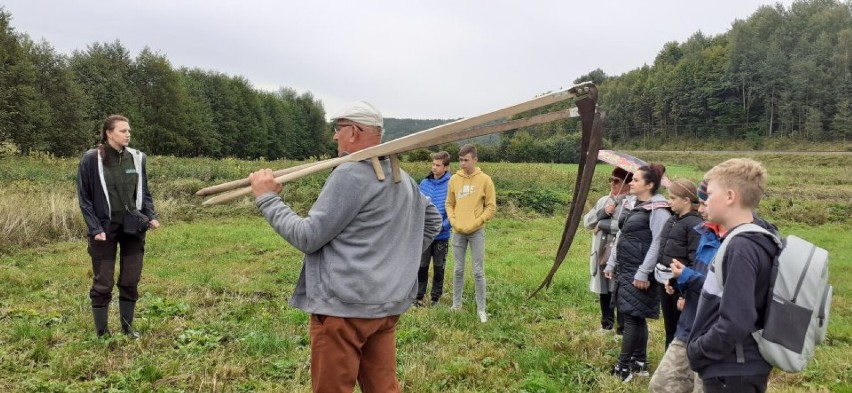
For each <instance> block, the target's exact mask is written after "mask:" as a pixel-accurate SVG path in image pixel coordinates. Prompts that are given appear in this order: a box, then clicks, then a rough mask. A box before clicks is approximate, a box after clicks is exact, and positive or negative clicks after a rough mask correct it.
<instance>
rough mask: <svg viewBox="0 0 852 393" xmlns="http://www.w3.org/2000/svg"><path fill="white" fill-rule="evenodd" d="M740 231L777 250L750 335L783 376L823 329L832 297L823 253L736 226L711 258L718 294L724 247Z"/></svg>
mask: <svg viewBox="0 0 852 393" xmlns="http://www.w3.org/2000/svg"><path fill="white" fill-rule="evenodd" d="M744 232H758V233H763V234H766V235H769V236H771V237H772V238H773V239H774V240H775V242H776V243H777V244H778V247H779V249H780V250H781V252H780V253H779V254H778V256H777V257H776V258H774V259H773V262H772V273H771V280H772V283H771V284H770V286H769V296H770V299H768V300H769V301H768V302H767V308H766V312H765V314H764V317H763V321H764V326H763V329H760V330H758V331H755V332H753V333H752V336H753V337H754V340H755V341H757V346H758V348H759V349H760V354H761V355H762V356H763V358H764V359H765V360H766V361H767V362H769V364H771V365H773V366H775V367H778V368H780V369H782V370H784V371H787V372H799V371H802V370H803V369H804V368H805V365H806V364H807V362H808V360H810V358H811V357H813V355H814V349H815V347H816V345H817V344H819V343H821V342H822V341H823V340H824V339H825V333H826V330H827V329H828V313H829V309H830V308H831V293H832V288H831V285H829V284H828V252H827V251H825V250H824V249H822V248H819V247H816V246H814V245H813V244H811V243H809V242H807V241H805V240H802V239H800V238H798V237H796V236H793V235H790V236H787V238H786V239H785V241H784V242H783V243H782V241H781V239H779V238H778V237H777V236H775V235H773V234H772V233H770V232H769V231H767V230H766V229H764V228H761V227H759V226H757V225H755V224H744V225H740V226H738V227H736V228H734V230H733V231H731V233H729V234H728V235H727V236H726V237H725V240H724V241H723V242H722V245H721V246H720V247H719V251H718V252H717V253H716V257H715V259H714V260H713V269H714V271H715V272H716V280H717V281H718V283H719V287H720V288H722V290H723V291H724V288H725V286H724V264H723V259H724V255H725V249H726V248H727V245H728V242H729V241H730V240H731V239H732V238H733V237H734V236H736V235H738V234H740V233H744ZM737 353H738V354H741V353H742V344H739V345H738V346H737ZM738 357H739V356H738Z"/></svg>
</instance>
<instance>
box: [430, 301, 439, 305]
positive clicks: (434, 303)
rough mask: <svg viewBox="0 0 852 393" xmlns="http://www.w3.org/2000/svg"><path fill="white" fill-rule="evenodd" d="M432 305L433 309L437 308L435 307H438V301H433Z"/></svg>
mask: <svg viewBox="0 0 852 393" xmlns="http://www.w3.org/2000/svg"><path fill="white" fill-rule="evenodd" d="M430 305H431V306H432V307H435V306H437V305H438V301H437V300H433V301H432V303H430Z"/></svg>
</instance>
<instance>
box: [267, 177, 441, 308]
mask: <svg viewBox="0 0 852 393" xmlns="http://www.w3.org/2000/svg"><path fill="white" fill-rule="evenodd" d="M381 163H382V168H383V170H384V172H385V177H386V179H387V180H385V181H379V180H377V179H376V174H375V172H374V171H373V167H372V165H371V164H370V162H369V161H359V162H350V163H345V164H342V165H340V166H338V167H337V168H336V169H335V170H334V171H333V172H332V173H331V175H329V177H328V180H327V181H326V183H325V185H324V186H323V188H322V191H320V194H319V197H318V198H317V201H316V202H315V203H314V205H313V206H312V207H311V210H310V212H309V213H308V216H307V217H304V218H303V217H299V215H297V214H296V213H294V212H293V210H291V209H290V207H289V206H287V205H286V204H284V201H283V200H282V199H281V197H280V196H278V195H277V194H275V193H266V194H263V195H261V196H259V197H258V198H257V200H256V204H257V207H258V209H259V210H260V212H261V213H262V214H263V216H264V217H266V220H267V221H268V222H269V224H270V225H271V226H272V228H273V229H275V231H276V232H278V234H279V235H281V237H283V238H284V239H285V240H287V241H288V242H289V243H290V244H292V245H293V247H296V248H297V249H299V250H300V251H302V252H304V253H305V258H304V260H303V264H302V271H301V273H300V274H299V281H298V283H297V284H296V289H295V290H294V291H293V296H292V297H291V298H290V305H292V306H293V307H296V308H300V309H302V310H305V311H307V312H309V313H312V314H321V315H329V316H335V317H342V318H382V317H386V316H390V315H399V314H402V313H403V312H404V311H405V310H406V309H408V307H409V306H410V305H411V303H412V302H413V300H414V298H415V297H416V294H417V270H418V268H419V266H420V255H421V254H422V252H423V250H424V249H425V248H426V247H427V246H428V245H429V244H431V243H432V239H433V238H434V237H435V235H437V234H438V232H440V230H441V215H440V214H439V213H438V210H437V209H436V208H435V206H434V205H432V204H431V203H430V202H429V199H428V198H426V197H424V196H423V195H422V194H420V189H419V187H418V186H417V183H416V182H415V181H414V180H413V179H412V178H411V177H410V176H409V175H408V174H407V173H405V172H404V171H403V173H402V182H400V183H394V182H393V180H391V179H392V175H391V169H390V163H389V160H382V161H381Z"/></svg>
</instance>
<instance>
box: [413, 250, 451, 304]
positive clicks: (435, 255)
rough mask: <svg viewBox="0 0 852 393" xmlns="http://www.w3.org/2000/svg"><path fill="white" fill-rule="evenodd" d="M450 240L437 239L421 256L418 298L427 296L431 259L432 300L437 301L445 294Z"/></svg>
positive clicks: (418, 275) (418, 273)
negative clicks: (445, 266)
mask: <svg viewBox="0 0 852 393" xmlns="http://www.w3.org/2000/svg"><path fill="white" fill-rule="evenodd" d="M448 246H449V240H435V241H433V242H432V244H430V245H429V248H427V249H426V251H423V255H422V256H421V257H420V269H418V270H417V300H423V297H425V296H426V284H427V283H428V282H429V261H433V263H432V266H433V269H432V301H433V302H437V301H438V299H440V298H441V295H443V294H444V265H445V264H446V262H447V247H448Z"/></svg>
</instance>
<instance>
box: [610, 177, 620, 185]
mask: <svg viewBox="0 0 852 393" xmlns="http://www.w3.org/2000/svg"><path fill="white" fill-rule="evenodd" d="M609 182H610V183H612V184H617V183H621V182H622V180H621V178H618V177H615V176H612V177H610V178H609Z"/></svg>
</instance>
